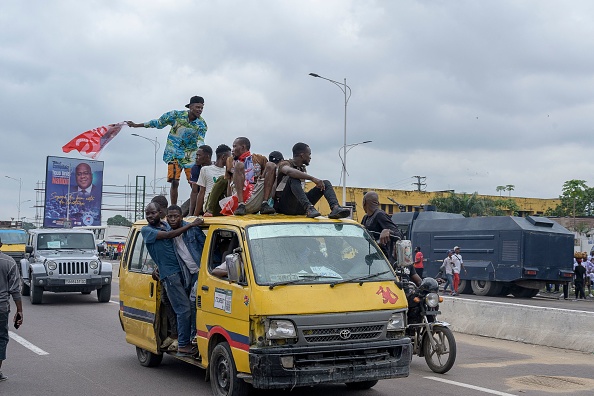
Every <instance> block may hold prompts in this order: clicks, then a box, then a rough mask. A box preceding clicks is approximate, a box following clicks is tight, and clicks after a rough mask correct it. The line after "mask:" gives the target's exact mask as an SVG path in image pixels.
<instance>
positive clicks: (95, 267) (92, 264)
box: [89, 260, 99, 269]
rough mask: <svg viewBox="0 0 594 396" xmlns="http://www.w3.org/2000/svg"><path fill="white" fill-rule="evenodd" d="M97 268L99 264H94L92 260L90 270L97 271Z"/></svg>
mask: <svg viewBox="0 0 594 396" xmlns="http://www.w3.org/2000/svg"><path fill="white" fill-rule="evenodd" d="M98 266H99V263H98V262H96V261H95V260H93V261H91V262H90V263H89V268H90V269H97V267H98Z"/></svg>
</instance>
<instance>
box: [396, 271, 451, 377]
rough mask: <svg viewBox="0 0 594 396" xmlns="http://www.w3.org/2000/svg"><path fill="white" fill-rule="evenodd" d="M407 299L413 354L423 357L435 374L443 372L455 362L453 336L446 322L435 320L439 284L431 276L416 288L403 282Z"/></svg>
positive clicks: (408, 330)
mask: <svg viewBox="0 0 594 396" xmlns="http://www.w3.org/2000/svg"><path fill="white" fill-rule="evenodd" d="M405 288H406V289H408V290H405V292H406V297H407V300H408V314H407V319H408V326H407V328H406V334H407V335H408V336H409V337H410V339H411V341H412V346H413V354H415V355H417V356H420V357H425V361H426V362H427V366H429V368H430V369H431V370H432V371H433V372H435V373H439V374H444V373H447V372H448V371H449V370H450V369H451V368H452V367H453V366H454V362H455V361H456V339H455V338H454V334H453V333H452V330H450V328H449V326H450V324H449V323H447V322H441V321H438V320H436V317H437V315H439V314H440V313H441V312H440V311H439V303H440V302H442V301H443V297H440V296H439V295H438V294H437V291H438V290H439V284H438V283H437V281H436V280H435V279H433V278H424V279H423V281H422V282H421V284H420V285H419V287H417V286H416V285H415V284H414V283H412V282H407V284H406V285H405Z"/></svg>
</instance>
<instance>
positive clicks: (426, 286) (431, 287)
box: [419, 278, 439, 293]
mask: <svg viewBox="0 0 594 396" xmlns="http://www.w3.org/2000/svg"><path fill="white" fill-rule="evenodd" d="M438 290H439V284H438V283H437V281H436V280H435V279H433V278H424V279H423V281H422V282H421V285H420V286H419V291H422V292H434V293H436V292H437V291H438Z"/></svg>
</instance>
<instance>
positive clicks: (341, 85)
mask: <svg viewBox="0 0 594 396" xmlns="http://www.w3.org/2000/svg"><path fill="white" fill-rule="evenodd" d="M309 75H310V76H312V77H317V78H321V79H322V80H326V81H330V82H331V83H332V84H334V85H336V86H337V87H338V88H340V90H341V91H342V92H343V93H344V140H343V142H344V143H343V145H342V156H343V159H342V205H343V206H346V155H347V143H346V142H347V104H348V103H349V99H350V98H351V87H349V86H348V85H347V83H346V77H345V79H344V83H339V82H338V81H334V80H331V79H329V78H326V77H322V76H320V75H319V74H316V73H309ZM347 90H348V95H347Z"/></svg>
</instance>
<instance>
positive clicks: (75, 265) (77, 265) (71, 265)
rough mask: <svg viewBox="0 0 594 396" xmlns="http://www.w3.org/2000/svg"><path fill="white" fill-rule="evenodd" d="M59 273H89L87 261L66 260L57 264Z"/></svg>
mask: <svg viewBox="0 0 594 396" xmlns="http://www.w3.org/2000/svg"><path fill="white" fill-rule="evenodd" d="M58 273H59V274H60V275H83V274H88V273H89V263H88V262H86V261H84V262H83V261H66V262H64V263H59V264H58Z"/></svg>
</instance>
